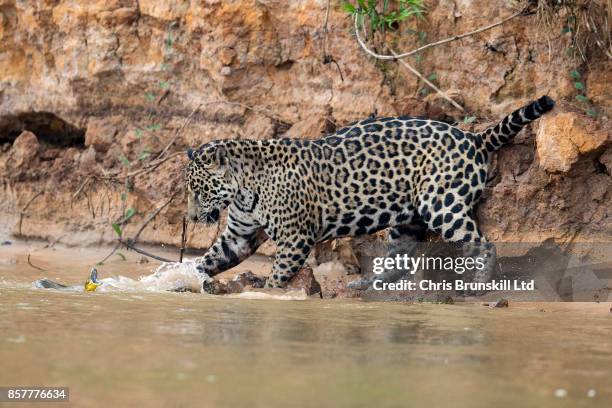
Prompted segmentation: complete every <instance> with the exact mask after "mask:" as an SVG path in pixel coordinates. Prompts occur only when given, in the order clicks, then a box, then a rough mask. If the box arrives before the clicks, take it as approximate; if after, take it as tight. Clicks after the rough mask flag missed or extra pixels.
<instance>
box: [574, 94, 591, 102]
mask: <svg viewBox="0 0 612 408" xmlns="http://www.w3.org/2000/svg"><path fill="white" fill-rule="evenodd" d="M576 99H577V100H579V101H580V102H584V103H588V102H589V98H587V97H586V96H584V95H576Z"/></svg>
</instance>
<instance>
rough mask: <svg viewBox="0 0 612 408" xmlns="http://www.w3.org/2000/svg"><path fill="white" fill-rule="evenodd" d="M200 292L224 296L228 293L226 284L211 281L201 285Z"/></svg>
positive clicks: (219, 281) (214, 280)
mask: <svg viewBox="0 0 612 408" xmlns="http://www.w3.org/2000/svg"><path fill="white" fill-rule="evenodd" d="M202 292H204V293H208V294H209V295H226V294H228V293H230V292H229V289H228V287H227V282H224V281H221V280H216V279H211V280H208V281H205V282H204V283H203V284H202Z"/></svg>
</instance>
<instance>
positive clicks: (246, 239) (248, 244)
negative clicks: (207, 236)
mask: <svg viewBox="0 0 612 408" xmlns="http://www.w3.org/2000/svg"><path fill="white" fill-rule="evenodd" d="M267 239H268V236H267V235H266V233H265V232H264V231H263V230H262V229H256V230H255V231H251V232H248V233H242V234H241V233H239V232H237V231H235V230H234V229H232V228H231V226H230V225H229V224H228V226H227V228H226V229H225V231H223V234H221V236H220V237H219V238H217V240H216V241H215V243H214V244H213V245H212V246H211V247H210V248H209V249H208V251H206V253H205V254H204V256H202V257H200V258H196V262H197V263H198V266H197V269H198V271H199V272H203V273H206V274H207V275H209V276H214V275H217V274H219V273H221V272H223V271H226V270H228V269H230V268H232V267H234V266H236V265H238V264H239V263H240V262H242V261H243V260H244V259H246V258H248V257H249V256H251V255H252V254H253V253H255V251H256V250H257V248H258V247H259V246H260V245H261V244H263V243H264V242H265V241H266V240H267Z"/></svg>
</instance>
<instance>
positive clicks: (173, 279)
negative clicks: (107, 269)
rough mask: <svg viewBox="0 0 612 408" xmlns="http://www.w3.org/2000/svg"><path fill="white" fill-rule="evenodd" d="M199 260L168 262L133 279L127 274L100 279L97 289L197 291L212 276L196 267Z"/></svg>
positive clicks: (102, 290) (199, 290) (198, 291)
mask: <svg viewBox="0 0 612 408" xmlns="http://www.w3.org/2000/svg"><path fill="white" fill-rule="evenodd" d="M196 266H197V262H196V261H195V260H193V259H186V260H185V261H183V263H178V262H167V263H163V264H161V265H160V266H158V267H157V269H156V270H155V271H154V272H153V273H152V274H150V275H145V276H141V277H140V278H138V279H131V278H127V277H125V276H119V277H117V278H104V279H100V282H101V283H102V285H101V286H100V287H99V288H98V289H97V291H100V292H104V291H117V290H119V291H125V290H134V291H146V292H167V291H172V292H197V293H200V292H201V291H202V284H203V283H204V282H207V281H210V280H211V279H212V278H211V277H210V276H208V275H207V274H205V273H202V272H199V271H198V269H197V268H196Z"/></svg>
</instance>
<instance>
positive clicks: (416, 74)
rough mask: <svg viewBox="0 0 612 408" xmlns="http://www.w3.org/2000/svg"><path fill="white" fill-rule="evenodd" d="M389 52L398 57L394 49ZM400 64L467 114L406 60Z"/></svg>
mask: <svg viewBox="0 0 612 408" xmlns="http://www.w3.org/2000/svg"><path fill="white" fill-rule="evenodd" d="M389 51H390V52H391V54H393V55H397V53H396V52H395V51H393V50H392V49H389ZM398 62H399V63H400V64H402V65H403V66H404V67H405V68H406V69H407V70H408V71H410V72H411V73H412V74H413V75H415V76H417V77H418V78H419V79H421V80H422V81H423V82H425V83H426V84H427V85H428V86H429V87H430V88H431V89H433V90H434V91H436V92H437V93H438V94H440V95H441V96H442V97H443V98H444V99H446V100H447V101H449V102H450V103H451V105H453V106H454V107H455V108H457V109H459V110H460V111H461V112H464V113H465V109H464V108H463V106H461V105H459V104H458V103H457V102H455V101H454V100H453V99H452V98H451V97H450V96H448V95H447V94H446V93H445V92H443V91H442V90H441V89H440V88H438V87H437V86H435V85H434V84H433V83H432V82H431V81H430V80H428V79H427V78H425V77H424V76H423V74H421V73H420V72H419V71H417V70H416V69H415V68H414V67H413V66H412V65H410V64H409V63H407V62H406V61H404V60H398Z"/></svg>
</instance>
